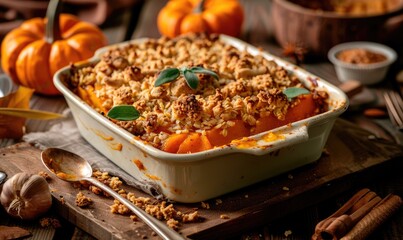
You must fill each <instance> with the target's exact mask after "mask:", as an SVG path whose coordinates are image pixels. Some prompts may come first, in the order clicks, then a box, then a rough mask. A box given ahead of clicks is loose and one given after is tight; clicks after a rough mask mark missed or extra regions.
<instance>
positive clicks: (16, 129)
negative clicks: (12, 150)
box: [0, 86, 34, 139]
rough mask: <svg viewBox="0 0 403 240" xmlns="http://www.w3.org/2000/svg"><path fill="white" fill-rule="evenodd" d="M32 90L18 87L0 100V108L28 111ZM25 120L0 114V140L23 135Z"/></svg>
mask: <svg viewBox="0 0 403 240" xmlns="http://www.w3.org/2000/svg"><path fill="white" fill-rule="evenodd" d="M33 92H34V90H33V89H30V88H26V87H23V86H20V87H19V88H18V89H17V91H15V92H13V93H11V94H9V95H7V96H5V97H2V98H0V107H9V108H22V109H29V102H30V100H31V97H32V94H33ZM24 125H25V118H21V117H13V116H6V115H1V114H0V138H14V139H17V138H20V137H22V135H23V134H24Z"/></svg>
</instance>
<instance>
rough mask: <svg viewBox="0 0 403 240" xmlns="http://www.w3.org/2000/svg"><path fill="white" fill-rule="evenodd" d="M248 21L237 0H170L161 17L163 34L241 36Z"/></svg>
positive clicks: (159, 21) (160, 24)
mask: <svg viewBox="0 0 403 240" xmlns="http://www.w3.org/2000/svg"><path fill="white" fill-rule="evenodd" d="M243 20H244V12H243V8H242V6H241V5H240V3H239V2H238V1H237V0H170V1H169V2H168V3H167V5H166V6H165V7H163V8H162V9H161V11H160V12H159V14H158V19H157V23H158V29H159V31H160V33H161V34H162V35H165V36H168V37H171V38H173V37H176V36H178V35H180V34H184V33H222V34H226V35H230V36H235V37H237V36H239V35H240V33H241V27H242V23H243Z"/></svg>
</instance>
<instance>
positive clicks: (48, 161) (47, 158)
mask: <svg viewBox="0 0 403 240" xmlns="http://www.w3.org/2000/svg"><path fill="white" fill-rule="evenodd" d="M41 157H42V162H43V163H44V164H45V167H46V168H47V169H48V170H49V171H51V172H52V173H54V174H56V176H57V177H58V178H60V179H62V180H65V181H69V182H76V181H80V180H81V179H83V178H89V177H91V176H92V167H91V165H90V164H89V163H88V162H87V161H86V160H85V159H83V158H82V157H80V156H78V155H77V154H74V153H72V152H68V151H65V150H62V149H59V148H48V149H46V150H45V151H43V152H42V154H41Z"/></svg>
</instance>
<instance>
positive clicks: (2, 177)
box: [0, 171, 7, 185]
mask: <svg viewBox="0 0 403 240" xmlns="http://www.w3.org/2000/svg"><path fill="white" fill-rule="evenodd" d="M6 178H7V174H6V173H5V172H2V171H0V185H1V184H2V183H3V182H4V180H6Z"/></svg>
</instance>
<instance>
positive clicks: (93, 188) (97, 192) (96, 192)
mask: <svg viewBox="0 0 403 240" xmlns="http://www.w3.org/2000/svg"><path fill="white" fill-rule="evenodd" d="M89 190H90V191H91V192H92V193H94V194H96V195H100V194H101V193H102V189H100V188H99V187H96V186H92V185H91V186H90V187H89Z"/></svg>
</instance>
